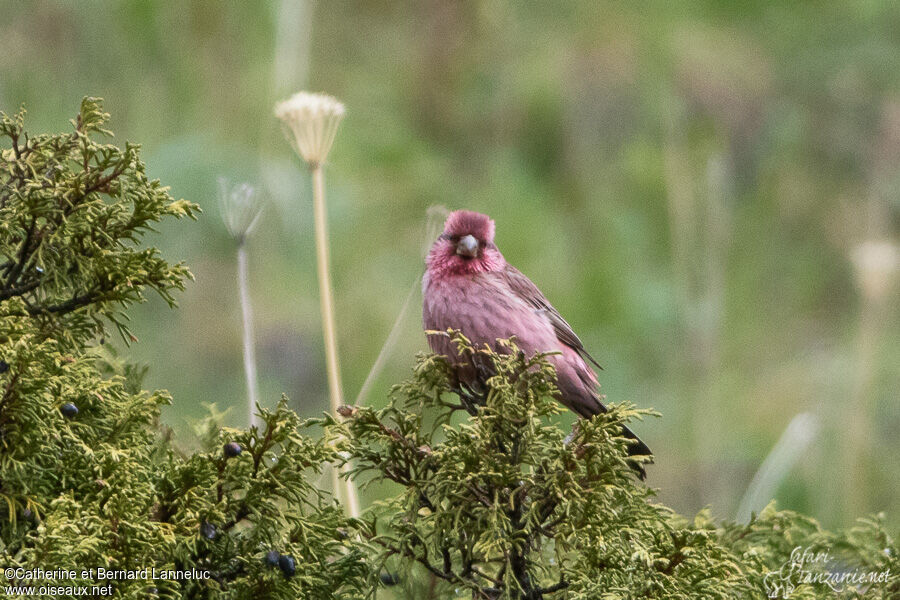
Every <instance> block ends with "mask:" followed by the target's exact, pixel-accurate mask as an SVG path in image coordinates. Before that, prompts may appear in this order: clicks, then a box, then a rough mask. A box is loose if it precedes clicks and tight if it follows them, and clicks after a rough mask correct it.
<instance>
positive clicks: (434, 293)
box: [422, 210, 651, 478]
mask: <svg viewBox="0 0 900 600" xmlns="http://www.w3.org/2000/svg"><path fill="white" fill-rule="evenodd" d="M425 263H426V270H425V278H424V280H423V282H422V289H423V292H424V297H425V302H424V306H423V309H422V316H423V321H424V325H425V329H426V331H427V330H435V331H446V330H447V329H454V330H458V331H459V332H460V333H462V334H463V335H464V336H466V337H467V338H468V339H469V340H470V341H471V342H472V343H473V344H474V345H475V346H483V345H484V344H487V345H488V346H490V347H491V348H493V349H494V350H495V351H498V352H503V351H504V348H501V347H498V344H497V340H498V339H506V338H510V337H513V336H515V338H516V342H517V344H518V346H519V348H520V349H521V350H523V351H524V352H525V353H526V354H529V355H531V354H534V353H535V352H558V353H559V354H554V355H551V356H549V357H548V360H549V361H550V363H551V364H552V365H553V366H554V367H555V368H556V376H557V380H558V381H557V387H558V388H559V397H558V400H559V401H560V402H562V403H563V404H564V405H565V406H567V407H568V408H569V409H570V410H572V411H574V412H575V413H577V414H578V415H580V416H582V417H585V418H590V417H591V416H593V415H596V414H598V413H602V412H606V407H605V406H603V403H602V402H601V398H602V396H600V395H599V393H598V392H597V388H598V383H597V375H596V374H595V373H594V371H593V370H592V369H591V368H590V367H589V366H588V364H587V362H585V361H586V360H589V361H591V362H592V363H593V364H594V365H596V366H597V367H600V365H599V364H597V361H595V360H594V359H593V358H592V357H591V355H590V354H588V352H587V350H585V348H584V345H583V344H582V343H581V340H580V339H578V336H577V335H575V332H574V331H572V328H571V327H570V326H569V324H568V323H567V322H566V320H565V319H563V318H562V316H561V315H560V314H559V312H558V311H557V310H556V309H555V308H553V306H552V305H551V304H550V302H548V301H547V299H546V298H545V297H544V295H543V294H542V293H541V291H540V290H539V289H538V288H537V286H536V285H534V284H533V283H532V282H531V280H530V279H528V278H527V277H526V276H525V275H523V274H522V273H520V272H519V271H518V270H517V269H516V268H515V267H513V266H512V265H509V264H507V262H506V260H505V259H504V258H503V255H502V254H500V250H498V249H497V246H496V245H495V244H494V221H492V220H491V219H490V217H488V216H487V215H483V214H480V213H476V212H471V211H465V210H459V211H456V212H453V213H451V214H450V216H449V217H447V221H446V222H445V223H444V232H443V233H442V234H441V235H440V237H438V239H437V240H436V241H435V242H434V245H432V247H431V251H430V252H429V253H428V258H427V259H426V261H425ZM428 343H429V345H430V346H431V349H432V350H433V351H434V352H436V353H438V354H442V355H444V356H446V357H447V358H448V359H449V360H450V361H451V362H452V363H453V364H454V365H455V366H456V377H457V379H458V381H459V383H460V384H461V385H463V386H465V387H467V388H469V389H478V388H479V387H481V385H482V384H483V381H482V379H483V377H484V373H482V372H481V371H480V368H479V366H478V365H475V364H473V363H472V362H471V361H469V360H463V359H462V358H461V357H460V356H459V354H458V353H457V350H456V346H455V344H454V342H453V341H452V340H451V339H450V338H449V337H447V336H446V335H429V336H428ZM623 434H624V435H625V436H626V437H628V438H631V440H633V441H632V443H631V444H630V446H629V454H630V455H631V456H635V455H642V456H643V455H650V454H651V452H650V449H649V448H648V447H647V445H646V444H644V442H642V441H641V440H640V439H639V438H638V437H637V436H636V435H635V434H634V433H632V432H631V430H630V429H628V428H627V427H623ZM634 468H635V470H637V471H638V473H639V474H640V475H641V478H643V477H644V476H645V473H644V469H643V468H642V467H641V466H640V465H639V464H637V463H635V464H634Z"/></svg>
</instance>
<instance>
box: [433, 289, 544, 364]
mask: <svg viewBox="0 0 900 600" xmlns="http://www.w3.org/2000/svg"><path fill="white" fill-rule="evenodd" d="M423 291H424V297H425V298H424V303H423V311H422V317H423V321H424V325H425V329H431V330H437V331H446V330H447V329H456V330H459V331H460V332H461V333H462V334H463V335H464V336H466V337H467V338H469V339H470V340H471V341H472V342H473V343H474V344H475V345H477V346H480V345H483V344H488V345H489V346H491V347H492V348H496V341H497V339H505V338H509V337H513V336H515V337H516V338H517V340H518V344H519V347H520V348H521V349H522V350H524V351H525V352H526V353H528V354H531V353H534V352H550V351H556V350H560V343H559V340H557V338H556V335H555V333H554V331H553V327H552V325H551V324H550V322H549V321H548V320H547V319H546V318H545V317H544V316H542V315H541V314H540V312H539V311H536V310H535V309H534V307H533V306H530V305H528V304H527V303H525V302H524V301H523V300H522V299H521V298H519V297H517V296H516V295H515V294H513V293H512V291H511V290H509V289H508V288H507V287H506V286H505V285H503V279H502V278H498V277H496V276H495V275H493V274H491V273H477V274H473V275H452V276H444V277H441V278H437V279H432V278H427V277H426V280H425V281H424V284H423ZM429 343H430V345H431V348H432V350H434V351H435V352H438V353H440V354H443V355H445V356H448V357H455V356H456V349H455V347H454V346H453V344H452V342H450V340H449V339H447V338H446V337H444V336H434V335H432V336H429Z"/></svg>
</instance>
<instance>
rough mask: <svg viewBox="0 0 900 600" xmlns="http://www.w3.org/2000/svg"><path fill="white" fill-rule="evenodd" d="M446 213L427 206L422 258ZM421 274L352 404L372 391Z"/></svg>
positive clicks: (439, 229)
mask: <svg viewBox="0 0 900 600" xmlns="http://www.w3.org/2000/svg"><path fill="white" fill-rule="evenodd" d="M448 213H449V211H448V210H447V209H446V208H445V207H444V206H441V205H435V206H429V207H428V211H427V212H426V219H425V235H424V238H423V244H422V258H425V256H426V255H427V254H428V250H429V249H430V248H431V244H432V243H434V239H435V238H436V237H437V235H438V233H440V231H441V226H442V224H443V222H444V220H445V219H446V218H447V214H448ZM422 275H423V273H422V272H420V273H419V275H418V276H417V277H416V279H415V280H414V281H413V282H412V285H411V286H410V288H409V292H407V293H406V299H405V300H403V304H402V305H401V307H400V312H399V313H398V314H397V318H396V319H394V324H393V325H392V326H391V330H390V332H389V333H388V336H387V339H385V341H384V344H383V345H382V346H381V350H379V351H378V356H377V357H376V358H375V362H374V363H372V368H371V369H369V374H368V375H366V380H365V381H364V382H363V384H362V387H361V388H360V389H359V393H358V394H357V395H356V400H355V401H354V402H353V404H354V405H356V406H362V405H363V403H364V402H365V401H366V398H367V397H368V396H369V392H371V391H372V386H373V385H375V380H376V379H377V378H378V376H379V375H380V374H381V372H382V371H383V370H384V366H385V364H387V359H388V357H389V356H390V355H391V351H392V350H393V349H394V346H396V345H397V338H398V337H400V326H401V325H402V324H403V321H404V320H405V319H406V314H407V313H408V312H409V307H410V305H411V304H412V299H413V298H414V297H415V295H416V291H418V289H419V286H421V285H422Z"/></svg>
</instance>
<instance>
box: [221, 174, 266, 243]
mask: <svg viewBox="0 0 900 600" xmlns="http://www.w3.org/2000/svg"><path fill="white" fill-rule="evenodd" d="M219 207H220V208H221V211H222V221H224V223H225V228H226V229H227V230H228V233H229V234H231V237H233V238H234V240H235V241H236V242H237V243H239V244H240V243H242V242H243V241H244V240H245V239H246V238H247V236H248V235H250V233H251V232H252V231H253V228H254V227H256V223H257V222H258V221H259V215H260V214H261V213H262V207H261V206H260V203H259V196H258V195H257V193H256V189H254V187H253V186H252V185H250V184H248V183H239V184H237V185H234V186H232V185H231V184H230V183H229V181H228V180H227V179H226V178H224V177H219Z"/></svg>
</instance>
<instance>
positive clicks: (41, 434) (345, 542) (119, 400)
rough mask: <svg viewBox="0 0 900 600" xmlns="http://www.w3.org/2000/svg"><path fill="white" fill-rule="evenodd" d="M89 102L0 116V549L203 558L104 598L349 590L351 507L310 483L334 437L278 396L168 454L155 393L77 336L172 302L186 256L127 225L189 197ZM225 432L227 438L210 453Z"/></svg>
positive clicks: (116, 565) (26, 557)
mask: <svg viewBox="0 0 900 600" xmlns="http://www.w3.org/2000/svg"><path fill="white" fill-rule="evenodd" d="M106 119H107V115H106V114H105V113H103V111H102V108H101V105H100V103H99V101H97V100H94V99H85V100H84V102H83V103H82V107H81V112H80V114H79V116H78V118H77V119H76V120H74V121H73V125H74V131H73V132H72V133H68V134H58V135H41V136H35V137H31V136H29V135H27V134H26V133H25V132H24V128H23V127H24V112H20V113H19V114H17V115H16V116H15V117H7V116H6V115H3V116H2V135H3V136H4V138H5V139H6V140H7V142H11V147H9V146H7V145H4V146H3V147H2V149H0V157H2V162H0V178H2V179H0V183H2V187H0V261H5V262H3V263H2V265H0V360H2V363H0V364H2V366H3V368H2V369H0V371H2V372H0V565H2V566H3V567H12V568H16V567H22V568H24V569H34V568H43V569H74V570H76V571H77V572H78V573H79V574H80V571H81V570H82V569H90V568H101V567H102V568H105V569H113V570H129V571H137V570H140V569H147V568H155V569H156V570H157V571H161V570H172V569H176V570H190V569H195V570H196V571H197V572H203V573H208V574H209V578H202V579H193V580H187V579H173V578H172V577H168V576H157V577H152V576H151V577H150V578H149V579H136V580H116V581H114V582H112V583H113V588H114V593H115V595H116V596H117V597H121V598H145V597H147V596H148V591H150V590H151V588H152V589H154V590H156V591H155V592H154V594H150V596H152V597H161V598H213V597H215V598H259V597H266V598H297V597H302V598H311V599H321V600H326V599H329V600H330V599H332V598H358V597H361V596H362V595H363V594H364V593H365V591H364V589H363V588H362V587H361V586H362V585H363V583H364V581H365V576H366V571H365V565H364V563H363V561H362V558H361V551H362V548H363V546H359V545H353V547H351V544H352V540H353V538H354V537H355V536H356V535H357V529H358V525H359V524H358V523H355V522H348V521H347V520H346V519H345V518H344V517H343V516H342V512H341V510H340V507H339V506H337V504H336V503H335V502H334V501H333V499H331V498H330V497H329V496H328V495H327V494H324V493H323V492H321V491H319V490H317V489H315V487H314V486H313V485H311V483H310V478H314V477H318V476H319V475H320V474H321V471H322V469H323V468H324V466H325V465H327V463H329V462H333V460H334V451H333V450H331V449H329V448H327V447H326V446H325V445H324V444H323V443H322V442H321V441H315V440H314V439H313V438H311V437H308V436H306V435H304V433H305V432H306V431H307V428H308V426H309V424H308V423H304V422H302V421H301V420H300V419H299V418H298V417H297V415H296V414H295V413H294V412H293V411H291V410H289V409H288V408H287V406H286V402H285V401H284V400H282V401H281V402H280V403H279V404H278V406H277V408H276V409H275V410H273V411H271V412H269V411H262V412H261V422H262V426H261V427H260V428H253V429H251V430H250V431H239V430H233V429H221V428H218V427H217V428H215V429H214V430H213V435H212V436H211V438H210V439H211V442H210V445H209V447H208V448H206V449H205V451H202V452H199V453H195V454H191V455H184V454H182V453H180V452H178V451H177V450H176V449H175V448H174V447H173V446H172V444H171V442H170V440H169V437H170V436H169V435H168V432H166V431H165V430H163V429H162V428H161V427H160V426H159V416H160V409H161V407H162V406H164V405H167V404H169V403H170V402H171V399H170V397H169V395H168V394H166V393H165V392H159V391H157V392H152V393H151V392H146V391H143V390H142V389H141V379H142V377H143V374H144V371H145V370H144V369H141V368H138V367H136V366H134V365H130V364H128V363H127V361H125V360H124V359H122V358H121V357H118V356H117V355H116V353H115V351H114V350H112V349H111V348H110V347H109V345H105V346H104V345H93V344H92V342H93V340H94V338H95V337H96V336H103V335H104V334H105V330H106V327H107V325H108V324H110V323H111V324H112V325H113V326H114V327H115V328H116V329H117V330H118V331H119V332H120V333H121V334H122V335H123V336H124V337H125V339H126V342H127V341H128V340H130V339H131V333H130V332H129V331H128V329H127V328H126V327H125V324H124V319H125V318H126V317H125V314H124V312H123V310H124V309H125V308H126V307H127V306H128V305H130V304H132V303H134V302H138V301H141V300H142V299H143V298H144V294H145V292H146V290H148V289H150V290H154V291H156V292H157V293H159V294H160V295H161V296H162V297H163V298H164V299H165V300H166V301H167V302H169V303H170V304H172V303H173V302H174V300H173V298H172V296H171V292H172V291H173V290H177V289H181V288H182V287H183V285H184V280H185V279H186V278H187V277H189V273H188V271H187V269H186V268H185V267H184V266H182V265H174V266H173V265H170V264H169V263H167V262H166V261H165V260H164V259H163V258H161V257H160V256H159V253H158V251H157V250H155V249H153V248H144V247H142V246H141V238H142V236H143V234H144V233H146V232H147V231H149V230H150V229H151V227H152V224H153V223H156V222H158V221H159V220H161V219H163V218H165V217H167V216H172V217H181V216H193V215H194V214H195V213H196V212H197V210H198V209H197V207H196V206H195V205H193V204H191V203H189V202H185V201H173V200H172V198H170V197H169V195H168V193H167V191H166V188H164V187H162V186H160V184H159V182H157V181H149V180H148V179H147V178H146V177H145V176H144V166H143V164H142V163H141V162H140V160H139V157H138V147H137V146H134V145H130V144H127V145H126V148H125V149H124V150H121V149H118V148H116V147H114V146H108V145H100V144H97V143H96V142H95V141H94V140H93V139H92V136H94V135H96V134H101V133H107V132H105V130H103V125H104V123H105V122H106ZM102 343H103V342H102V340H101V344H102ZM70 404H71V405H72V406H71V407H69V406H68V405H70ZM64 406H65V407H66V409H65V410H63V409H62V407H64ZM75 409H77V411H76V410H75ZM226 442H233V443H236V444H238V445H239V446H240V450H241V451H240V452H239V453H237V455H236V456H231V457H226V455H225V454H224V453H223V445H224V444H225V443H226ZM233 454H234V452H233ZM269 551H275V552H277V553H278V554H279V555H285V556H291V557H293V558H294V560H295V562H296V570H295V572H294V573H293V574H292V576H291V577H288V576H287V575H286V573H284V572H283V571H282V570H280V569H279V568H277V567H275V568H273V567H272V566H270V565H266V564H264V562H263V557H264V555H265V554H266V552H269ZM0 583H2V584H3V585H16V584H17V585H29V584H31V583H34V584H37V585H40V584H47V585H51V584H54V583H55V584H56V585H71V584H73V583H74V584H77V585H104V584H105V583H108V582H107V581H102V580H100V579H98V578H97V577H86V578H79V579H78V580H76V581H75V582H72V581H69V580H59V579H57V580H56V581H55V582H54V581H52V580H48V579H47V578H38V580H37V581H33V582H29V581H23V580H22V579H21V578H15V577H14V578H12V579H10V578H8V577H7V576H6V575H5V574H4V576H3V577H2V579H0ZM66 597H67V596H66Z"/></svg>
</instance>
